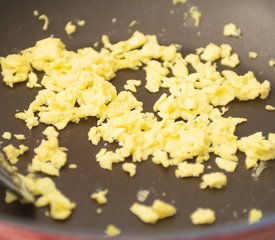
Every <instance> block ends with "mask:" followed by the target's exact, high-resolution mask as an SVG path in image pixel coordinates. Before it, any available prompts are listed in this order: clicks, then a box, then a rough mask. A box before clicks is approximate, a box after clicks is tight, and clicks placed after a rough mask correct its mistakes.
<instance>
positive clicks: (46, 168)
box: [28, 126, 67, 176]
mask: <svg viewBox="0 0 275 240" xmlns="http://www.w3.org/2000/svg"><path fill="white" fill-rule="evenodd" d="M43 134H44V135H45V136H46V137H47V140H42V142H41V144H40V145H39V146H38V147H37V148H35V149H34V153H35V156H34V158H33V159H32V164H31V165H30V166H29V168H28V169H29V171H30V172H43V173H45V174H48V175H52V176H59V170H60V169H61V168H62V167H63V166H64V165H65V163H66V162H67V154H66V151H67V149H66V148H64V147H60V146H59V143H58V135H59V134H58V132H57V131H56V130H55V129H54V128H53V127H51V126H50V127H47V128H46V129H45V130H44V132H43Z"/></svg>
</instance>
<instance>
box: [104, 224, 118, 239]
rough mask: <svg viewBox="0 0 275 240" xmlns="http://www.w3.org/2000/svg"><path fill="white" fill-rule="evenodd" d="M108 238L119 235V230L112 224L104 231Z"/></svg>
mask: <svg viewBox="0 0 275 240" xmlns="http://www.w3.org/2000/svg"><path fill="white" fill-rule="evenodd" d="M105 233H106V234H107V235H108V236H109V237H115V236H118V235H120V234H121V230H120V229H119V228H118V227H116V226H115V225H113V224H109V225H108V226H107V228H106V230H105Z"/></svg>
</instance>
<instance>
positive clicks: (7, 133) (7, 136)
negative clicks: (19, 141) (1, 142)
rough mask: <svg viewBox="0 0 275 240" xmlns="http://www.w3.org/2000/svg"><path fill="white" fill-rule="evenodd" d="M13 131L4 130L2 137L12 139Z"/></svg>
mask: <svg viewBox="0 0 275 240" xmlns="http://www.w3.org/2000/svg"><path fill="white" fill-rule="evenodd" d="M11 137H12V135H11V132H3V134H2V138H4V139H6V140H11Z"/></svg>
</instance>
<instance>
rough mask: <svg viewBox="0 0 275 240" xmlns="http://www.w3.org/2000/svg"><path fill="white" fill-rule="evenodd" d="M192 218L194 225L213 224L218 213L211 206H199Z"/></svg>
mask: <svg viewBox="0 0 275 240" xmlns="http://www.w3.org/2000/svg"><path fill="white" fill-rule="evenodd" d="M190 218H191V221H192V223H193V224H194V225H202V224H213V223H214V222H215V221H216V214H215V212H214V211H213V210H212V209H210V208H198V209H197V210H196V211H194V212H193V213H192V214H191V215H190Z"/></svg>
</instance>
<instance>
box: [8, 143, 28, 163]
mask: <svg viewBox="0 0 275 240" xmlns="http://www.w3.org/2000/svg"><path fill="white" fill-rule="evenodd" d="M28 149H29V148H28V147H27V146H25V145H23V144H20V145H19V148H16V147H14V146H13V145H12V144H9V145H7V146H5V147H4V148H3V152H4V153H5V154H6V157H7V159H8V160H9V162H10V163H11V164H16V163H17V162H18V161H19V159H18V157H19V156H20V155H22V154H24V153H25V152H26V151H28Z"/></svg>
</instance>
